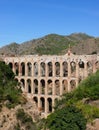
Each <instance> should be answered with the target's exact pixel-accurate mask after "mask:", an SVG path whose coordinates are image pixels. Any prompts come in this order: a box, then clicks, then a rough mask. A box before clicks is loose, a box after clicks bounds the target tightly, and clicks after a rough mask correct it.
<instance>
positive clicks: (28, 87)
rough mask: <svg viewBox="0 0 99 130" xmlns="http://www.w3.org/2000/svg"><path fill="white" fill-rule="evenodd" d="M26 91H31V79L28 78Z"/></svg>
mask: <svg viewBox="0 0 99 130" xmlns="http://www.w3.org/2000/svg"><path fill="white" fill-rule="evenodd" d="M27 91H28V93H31V80H30V79H28V80H27Z"/></svg>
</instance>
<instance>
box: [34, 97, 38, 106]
mask: <svg viewBox="0 0 99 130" xmlns="http://www.w3.org/2000/svg"><path fill="white" fill-rule="evenodd" d="M33 101H34V102H35V104H36V106H38V98H37V97H36V96H35V97H33Z"/></svg>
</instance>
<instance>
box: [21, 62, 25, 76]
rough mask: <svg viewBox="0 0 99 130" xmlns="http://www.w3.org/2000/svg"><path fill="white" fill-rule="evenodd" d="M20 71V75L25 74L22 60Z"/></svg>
mask: <svg viewBox="0 0 99 130" xmlns="http://www.w3.org/2000/svg"><path fill="white" fill-rule="evenodd" d="M21 72H22V76H24V75H25V63H24V62H22V63H21Z"/></svg>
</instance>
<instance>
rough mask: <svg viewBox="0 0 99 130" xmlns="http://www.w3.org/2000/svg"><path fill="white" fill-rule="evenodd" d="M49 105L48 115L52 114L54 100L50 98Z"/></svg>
mask: <svg viewBox="0 0 99 130" xmlns="http://www.w3.org/2000/svg"><path fill="white" fill-rule="evenodd" d="M47 103H48V113H51V112H52V99H51V98H48V99H47Z"/></svg>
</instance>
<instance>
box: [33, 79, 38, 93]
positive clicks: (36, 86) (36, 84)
mask: <svg viewBox="0 0 99 130" xmlns="http://www.w3.org/2000/svg"><path fill="white" fill-rule="evenodd" d="M33 89H34V94H38V80H37V79H34V81H33Z"/></svg>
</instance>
